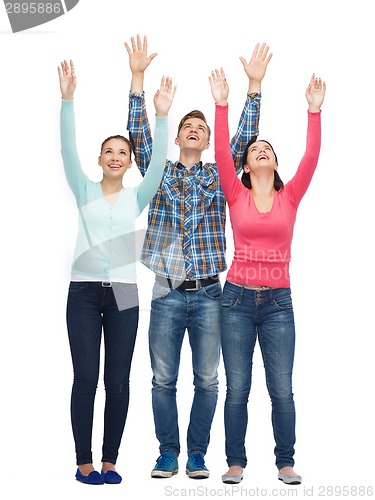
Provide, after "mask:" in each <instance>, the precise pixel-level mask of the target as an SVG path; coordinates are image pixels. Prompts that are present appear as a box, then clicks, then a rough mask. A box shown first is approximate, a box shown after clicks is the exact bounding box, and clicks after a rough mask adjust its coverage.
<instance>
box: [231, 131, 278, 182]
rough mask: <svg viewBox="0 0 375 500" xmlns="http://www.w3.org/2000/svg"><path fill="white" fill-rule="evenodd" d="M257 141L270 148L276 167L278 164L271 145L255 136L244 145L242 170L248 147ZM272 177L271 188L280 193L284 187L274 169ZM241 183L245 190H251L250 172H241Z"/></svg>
mask: <svg viewBox="0 0 375 500" xmlns="http://www.w3.org/2000/svg"><path fill="white" fill-rule="evenodd" d="M258 140H259V141H261V142H265V143H266V144H268V145H269V146H270V148H271V149H272V152H273V154H274V155H275V161H276V165H277V164H278V161H277V155H276V153H275V150H274V149H273V146H272V144H270V143H269V142H268V141H265V140H264V139H258V138H257V137H256V136H255V137H252V138H251V139H250V141H249V142H248V143H247V145H246V149H245V152H244V154H243V157H242V168H243V167H244V166H245V165H246V164H247V153H248V151H249V148H250V146H251V145H252V144H254V142H256V141H258ZM274 176H275V177H274V183H273V186H274V188H275V190H276V191H280V189H282V188H283V187H284V183H283V181H282V180H281V179H280V176H279V174H278V172H277V170H276V169H275V170H274ZM241 181H242V184H243V185H244V186H246V187H247V188H249V189H251V180H250V172H245V171H243V172H242V176H241Z"/></svg>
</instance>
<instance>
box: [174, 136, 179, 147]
mask: <svg viewBox="0 0 375 500" xmlns="http://www.w3.org/2000/svg"><path fill="white" fill-rule="evenodd" d="M174 143H175V144H176V146H178V145H179V141H178V137H176V139H175V140H174Z"/></svg>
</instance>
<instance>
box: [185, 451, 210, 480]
mask: <svg viewBox="0 0 375 500" xmlns="http://www.w3.org/2000/svg"><path fill="white" fill-rule="evenodd" d="M186 474H187V475H188V476H189V477H191V478H192V479H206V478H207V477H209V476H210V472H209V470H208V469H207V467H206V466H205V465H204V457H203V455H202V453H193V454H191V455H190V456H189V459H188V461H187V464H186Z"/></svg>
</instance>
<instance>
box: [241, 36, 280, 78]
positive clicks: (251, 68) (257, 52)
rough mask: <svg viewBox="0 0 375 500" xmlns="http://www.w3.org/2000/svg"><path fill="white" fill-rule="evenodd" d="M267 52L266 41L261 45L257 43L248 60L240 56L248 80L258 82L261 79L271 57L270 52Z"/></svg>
mask: <svg viewBox="0 0 375 500" xmlns="http://www.w3.org/2000/svg"><path fill="white" fill-rule="evenodd" d="M268 52H269V46H268V45H267V44H266V43H262V45H260V44H259V43H257V44H256V45H255V48H254V51H253V54H252V56H251V59H250V61H249V62H246V59H245V58H243V57H240V61H241V62H242V64H243V68H244V70H245V73H246V74H247V76H248V77H249V79H250V80H252V81H254V82H258V83H260V82H261V81H262V80H263V77H264V75H265V73H266V69H267V66H268V63H269V62H270V60H271V58H272V53H270V54H268Z"/></svg>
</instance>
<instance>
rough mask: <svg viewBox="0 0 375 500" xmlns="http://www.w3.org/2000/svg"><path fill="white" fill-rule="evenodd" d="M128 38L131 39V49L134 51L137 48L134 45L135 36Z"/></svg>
mask: <svg viewBox="0 0 375 500" xmlns="http://www.w3.org/2000/svg"><path fill="white" fill-rule="evenodd" d="M130 40H131V43H132V50H133V52H135V51H136V49H137V46H136V45H135V38H134V36H132V37H131V39H130Z"/></svg>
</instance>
